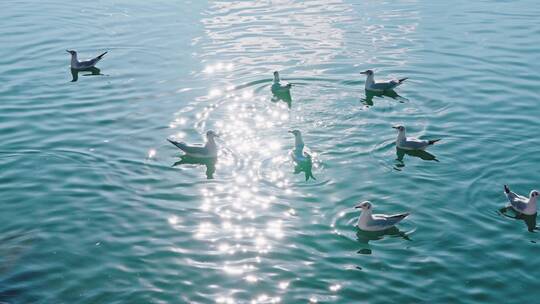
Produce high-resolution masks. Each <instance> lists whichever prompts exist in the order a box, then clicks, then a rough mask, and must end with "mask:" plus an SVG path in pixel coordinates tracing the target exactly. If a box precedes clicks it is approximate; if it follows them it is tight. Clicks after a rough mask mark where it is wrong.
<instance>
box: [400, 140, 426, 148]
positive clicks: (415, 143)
mask: <svg viewBox="0 0 540 304" xmlns="http://www.w3.org/2000/svg"><path fill="white" fill-rule="evenodd" d="M401 145H402V147H404V148H409V149H414V150H420V149H423V148H425V147H427V146H428V145H429V140H423V139H418V138H414V137H407V138H406V139H405V141H404V142H403V143H401Z"/></svg>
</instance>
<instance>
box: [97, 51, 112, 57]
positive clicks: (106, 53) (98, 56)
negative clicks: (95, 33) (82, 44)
mask: <svg viewBox="0 0 540 304" xmlns="http://www.w3.org/2000/svg"><path fill="white" fill-rule="evenodd" d="M108 52H109V51H107V52H105V53H103V54H101V55H99V56H98V58H101V57H103V56H105V54H107V53H108Z"/></svg>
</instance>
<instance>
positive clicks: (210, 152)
mask: <svg viewBox="0 0 540 304" xmlns="http://www.w3.org/2000/svg"><path fill="white" fill-rule="evenodd" d="M216 137H219V136H218V135H217V134H216V133H215V132H214V131H212V130H209V131H208V132H206V144H205V145H204V146H202V147H201V146H189V145H187V144H186V143H184V142H177V141H174V140H172V139H168V138H167V140H168V141H169V142H170V143H171V144H173V145H175V146H176V147H178V149H180V150H182V151H184V153H186V156H191V157H194V158H216V157H217V145H216V141H215V138H216Z"/></svg>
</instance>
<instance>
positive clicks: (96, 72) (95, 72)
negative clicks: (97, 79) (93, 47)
mask: <svg viewBox="0 0 540 304" xmlns="http://www.w3.org/2000/svg"><path fill="white" fill-rule="evenodd" d="M83 72H90V74H83V75H82V76H105V74H101V70H100V69H98V68H96V67H91V68H87V69H71V77H72V79H71V82H76V81H77V80H79V73H83Z"/></svg>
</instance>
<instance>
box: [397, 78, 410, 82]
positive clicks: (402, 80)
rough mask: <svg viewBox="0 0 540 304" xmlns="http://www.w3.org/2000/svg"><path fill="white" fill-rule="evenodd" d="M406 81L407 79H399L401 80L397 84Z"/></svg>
mask: <svg viewBox="0 0 540 304" xmlns="http://www.w3.org/2000/svg"><path fill="white" fill-rule="evenodd" d="M407 79H409V77H405V78H401V79H400V80H399V83H402V82H404V81H405V80H407Z"/></svg>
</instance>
